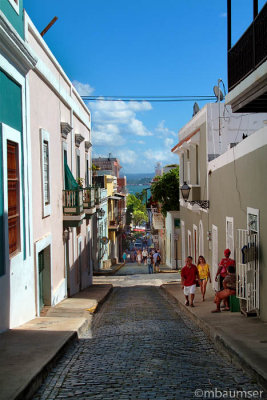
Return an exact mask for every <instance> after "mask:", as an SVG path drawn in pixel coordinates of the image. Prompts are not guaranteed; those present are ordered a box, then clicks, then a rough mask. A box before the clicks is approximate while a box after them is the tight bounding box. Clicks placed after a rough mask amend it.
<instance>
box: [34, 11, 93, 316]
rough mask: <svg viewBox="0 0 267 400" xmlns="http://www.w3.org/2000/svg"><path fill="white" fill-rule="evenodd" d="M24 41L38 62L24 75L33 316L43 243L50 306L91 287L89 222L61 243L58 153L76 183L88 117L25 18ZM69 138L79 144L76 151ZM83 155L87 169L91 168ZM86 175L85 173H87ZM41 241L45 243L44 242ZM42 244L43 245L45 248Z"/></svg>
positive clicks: (61, 166)
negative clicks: (46, 182) (64, 129)
mask: <svg viewBox="0 0 267 400" xmlns="http://www.w3.org/2000/svg"><path fill="white" fill-rule="evenodd" d="M26 39H27V41H28V44H29V46H30V48H31V49H32V51H33V52H34V53H35V55H36V57H37V58H38V62H37V66H36V68H35V70H34V71H31V72H30V74H29V88H30V108H31V141H32V149H34V151H33V152H32V164H33V172H32V178H33V182H34V192H33V200H32V202H33V214H34V218H33V221H34V226H33V240H34V243H35V253H36V254H35V256H36V257H35V270H36V275H37V279H36V297H37V311H36V313H37V314H38V312H39V307H38V291H39V290H40V287H39V283H38V258H37V252H38V249H39V247H40V246H41V247H40V248H42V245H41V244H42V242H43V241H44V243H45V242H47V240H48V239H47V238H49V240H50V242H49V246H50V257H51V260H50V274H51V277H50V280H51V282H50V284H51V295H50V296H51V299H50V302H51V304H57V303H58V302H60V301H61V300H62V299H63V298H64V297H66V296H67V293H69V294H70V295H72V294H74V293H76V292H78V291H79V290H81V289H83V288H85V287H87V286H88V285H90V284H91V283H92V263H91V250H90V246H91V234H92V226H91V225H92V224H91V221H90V220H83V221H82V224H81V226H80V227H79V228H76V227H73V228H70V233H69V240H68V243H67V244H66V243H65V242H64V240H63V219H64V216H63V203H62V200H63V197H62V195H63V192H62V191H63V189H64V160H63V150H64V149H65V150H67V163H68V166H69V168H70V170H71V171H72V174H73V176H74V178H77V175H78V171H77V167H76V165H77V163H76V159H77V153H79V155H80V177H82V178H83V179H85V176H86V171H85V168H86V154H87V153H86V151H85V141H89V142H90V141H91V137H90V128H91V123H90V112H89V111H88V110H87V108H86V107H85V105H84V104H83V102H82V100H81V99H80V98H79V97H78V95H77V93H76V91H75V89H74V88H73V87H72V84H71V82H70V81H69V79H68V78H67V76H66V75H65V73H64V71H63V70H62V68H61V67H60V65H59V64H58V62H57V61H56V59H55V58H54V56H53V54H52V53H51V52H50V50H49V48H48V47H47V45H46V44H45V42H44V41H43V39H42V38H41V37H40V35H39V33H38V32H37V31H36V28H35V27H34V25H33V24H32V22H31V21H30V19H29V17H28V16H27V15H26ZM62 122H64V123H68V124H69V125H70V127H71V128H72V129H71V131H70V132H69V133H68V135H67V138H63V136H62V134H61V123H62ZM43 131H45V132H46V133H47V134H48V137H49V174H50V204H51V209H50V211H49V212H48V213H46V214H44V213H43V183H42V173H43V171H42V169H43V165H42V151H41V135H42V132H43ZM75 134H80V135H82V136H83V137H84V140H83V141H82V142H81V143H80V144H79V145H78V144H76V142H75ZM90 152H91V150H89V153H88V157H89V168H90V167H91V164H90V163H91V154H90ZM88 172H89V171H88ZM45 238H46V239H45ZM47 243H48V242H47Z"/></svg>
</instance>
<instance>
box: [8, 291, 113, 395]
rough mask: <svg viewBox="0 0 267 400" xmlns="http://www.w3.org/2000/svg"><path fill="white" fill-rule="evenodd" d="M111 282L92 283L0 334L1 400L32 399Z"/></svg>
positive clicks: (86, 323)
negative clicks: (41, 313)
mask: <svg viewBox="0 0 267 400" xmlns="http://www.w3.org/2000/svg"><path fill="white" fill-rule="evenodd" d="M111 291H112V285H101V284H99V285H92V286H90V287H89V288H87V289H85V290H83V291H82V292H79V293H78V294H77V295H75V296H74V297H71V298H67V299H65V300H63V301H62V302H61V303H59V304H57V305H56V306H55V307H51V308H49V309H48V310H47V312H46V315H45V316H44V317H39V318H35V319H33V320H31V321H29V322H28V323H26V324H24V325H22V326H20V327H18V328H16V329H10V330H9V331H7V332H4V333H2V334H1V335H0V388H1V390H0V400H11V399H12V400H13V399H21V400H26V399H29V398H31V395H32V394H33V393H34V392H35V391H36V389H37V388H38V387H39V386H40V384H41V382H42V379H43V377H44V376H45V375H46V372H47V370H48V369H49V368H50V367H51V366H52V365H53V364H54V363H55V361H56V360H57V358H58V357H59V356H60V355H61V353H62V352H63V350H64V348H65V347H66V346H67V345H68V344H69V343H70V342H72V341H73V340H75V339H77V337H79V335H80V334H81V333H82V332H83V331H85V330H87V331H88V330H89V332H90V326H91V322H92V314H93V313H94V312H95V311H96V309H97V308H98V306H99V305H100V304H101V303H102V302H103V301H104V300H105V299H106V298H107V296H108V295H109V293H110V292H111Z"/></svg>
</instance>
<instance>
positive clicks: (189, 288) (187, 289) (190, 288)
mask: <svg viewBox="0 0 267 400" xmlns="http://www.w3.org/2000/svg"><path fill="white" fill-rule="evenodd" d="M195 291H196V285H191V286H184V294H185V296H188V295H189V294H195Z"/></svg>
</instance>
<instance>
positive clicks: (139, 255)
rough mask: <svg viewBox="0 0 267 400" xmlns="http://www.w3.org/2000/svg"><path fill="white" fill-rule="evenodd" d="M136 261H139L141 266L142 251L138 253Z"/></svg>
mask: <svg viewBox="0 0 267 400" xmlns="http://www.w3.org/2000/svg"><path fill="white" fill-rule="evenodd" d="M136 259H137V262H138V265H141V261H142V254H141V251H140V250H138V251H137V256H136Z"/></svg>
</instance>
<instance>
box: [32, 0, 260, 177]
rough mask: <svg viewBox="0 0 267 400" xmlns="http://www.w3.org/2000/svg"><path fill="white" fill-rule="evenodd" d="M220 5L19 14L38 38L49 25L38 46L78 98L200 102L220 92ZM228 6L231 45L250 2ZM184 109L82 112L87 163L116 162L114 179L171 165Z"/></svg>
mask: <svg viewBox="0 0 267 400" xmlns="http://www.w3.org/2000/svg"><path fill="white" fill-rule="evenodd" d="M265 2H266V0H259V7H260V8H261V7H262V6H263V4H265ZM226 3H227V2H226V0H201V1H200V0H164V1H163V0H76V1H70V0H45V1H43V0H42V1H41V0H24V8H25V9H26V11H27V13H28V14H29V16H30V18H31V19H32V20H33V22H34V24H35V25H36V27H37V29H38V30H40V31H41V30H42V29H43V28H44V27H45V26H46V25H47V24H48V23H49V22H50V20H51V19H52V18H53V17H54V16H57V17H58V18H59V19H58V21H57V22H56V23H55V25H54V26H53V27H52V28H51V29H50V30H49V31H48V33H47V34H46V35H45V36H44V39H45V40H46V42H47V44H48V46H49V47H50V49H51V50H52V52H53V53H54V55H55V57H56V58H57V60H58V61H59V63H60V64H61V65H62V67H63V69H64V71H65V72H66V74H67V75H68V77H69V78H70V80H71V81H72V82H74V83H75V86H76V87H77V89H78V90H79V91H80V94H82V95H86V94H93V95H95V96H105V95H117V96H165V95H174V96H175V95H209V96H210V95H213V86H214V85H215V84H216V83H217V80H218V78H221V79H222V80H223V81H224V83H225V86H226V89H227V48H226V46H227V31H226V24H227V20H226ZM232 3H233V5H232V18H233V26H232V31H233V32H232V36H233V42H235V41H236V40H237V39H238V38H239V37H240V35H241V34H242V33H243V32H244V31H245V30H246V28H247V27H248V25H249V24H250V22H251V20H252V3H253V2H252V0H232ZM193 103H194V102H186V103H149V102H143V103H137V102H131V103H127V102H123V101H120V102H112V103H110V102H91V103H90V104H89V105H88V106H89V108H90V110H91V113H92V137H93V155H94V156H107V155H108V153H112V155H113V156H117V157H119V158H120V160H121V164H122V165H123V170H122V174H123V173H127V172H152V171H154V166H155V163H156V162H157V161H160V162H162V164H163V165H166V164H169V163H173V162H178V157H177V156H175V155H173V154H172V153H171V152H170V150H171V148H172V147H173V146H174V145H175V144H176V143H177V142H178V131H179V129H180V128H182V126H183V125H185V124H186V123H187V122H188V121H189V120H190V118H191V117H192V110H193ZM203 105H204V103H202V102H199V106H200V108H201V107H202V106H203Z"/></svg>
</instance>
